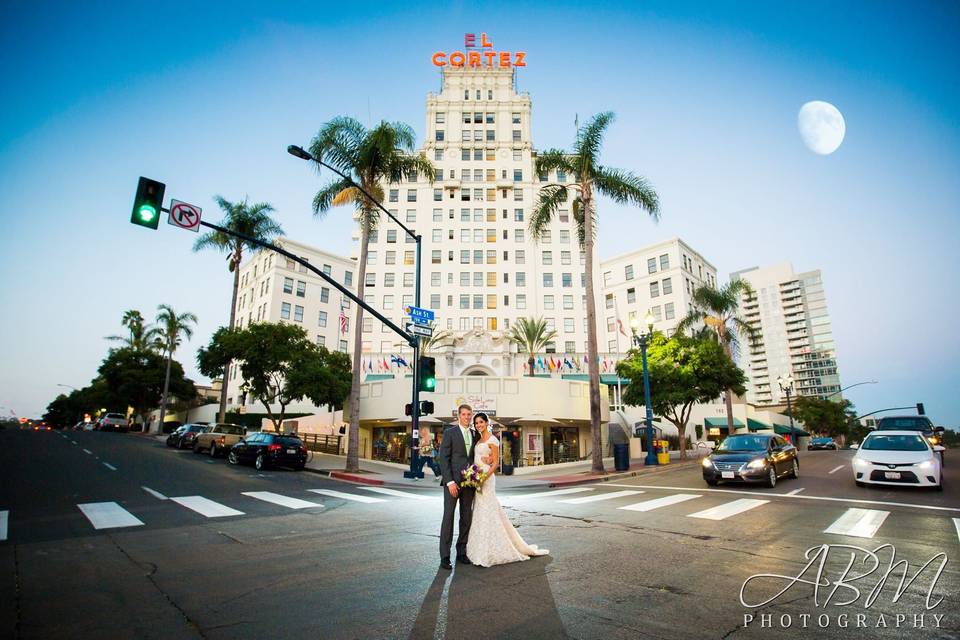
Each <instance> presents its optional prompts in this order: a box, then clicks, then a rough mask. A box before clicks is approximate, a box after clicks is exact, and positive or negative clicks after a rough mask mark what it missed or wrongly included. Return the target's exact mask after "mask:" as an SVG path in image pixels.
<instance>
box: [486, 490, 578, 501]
mask: <svg viewBox="0 0 960 640" xmlns="http://www.w3.org/2000/svg"><path fill="white" fill-rule="evenodd" d="M583 491H593V488H592V487H571V488H570V489H554V490H552V491H540V492H538V493H523V494H520V495H518V496H511V495H503V496H500V497H501V498H509V499H511V500H519V499H521V498H524V499H525V498H550V497H552V496H562V495H564V494H567V493H581V492H583Z"/></svg>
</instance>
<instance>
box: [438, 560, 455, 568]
mask: <svg viewBox="0 0 960 640" xmlns="http://www.w3.org/2000/svg"><path fill="white" fill-rule="evenodd" d="M440 568H441V569H446V570H447V571H449V570H450V569H453V565H452V564H450V558H440Z"/></svg>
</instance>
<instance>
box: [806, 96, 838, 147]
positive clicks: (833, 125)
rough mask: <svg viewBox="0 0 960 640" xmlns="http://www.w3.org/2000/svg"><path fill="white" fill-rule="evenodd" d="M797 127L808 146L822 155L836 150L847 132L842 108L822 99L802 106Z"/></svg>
mask: <svg viewBox="0 0 960 640" xmlns="http://www.w3.org/2000/svg"><path fill="white" fill-rule="evenodd" d="M797 128H798V129H799V130H800V137H801V138H803V143H804V144H805V145H807V148H808V149H810V151H813V152H814V153H816V154H818V155H821V156H827V155H830V154H831V153H833V152H834V151H836V150H837V149H838V148H839V147H840V143H842V142H843V136H844V134H846V132H847V125H846V123H845V122H844V121H843V114H842V113H840V110H839V109H837V108H836V107H835V106H833V105H832V104H830V103H829V102H823V101H822V100H813V101H812V102H808V103H806V104H805V105H803V106H802V107H800V113H799V114H797Z"/></svg>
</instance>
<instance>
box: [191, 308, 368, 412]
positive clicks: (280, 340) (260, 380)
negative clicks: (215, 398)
mask: <svg viewBox="0 0 960 640" xmlns="http://www.w3.org/2000/svg"><path fill="white" fill-rule="evenodd" d="M232 360H235V361H237V362H239V363H240V365H239V366H240V373H241V374H242V375H243V379H244V385H245V387H244V390H245V391H246V392H247V393H250V394H251V395H252V396H253V397H254V398H256V399H257V400H258V401H260V403H261V404H263V406H264V408H265V409H266V412H267V415H268V416H269V417H270V420H271V421H272V422H273V425H274V428H276V429H277V431H279V430H280V425H281V423H282V422H283V420H284V418H285V416H286V409H287V406H288V405H290V404H291V403H293V402H299V401H301V400H303V399H304V398H309V399H310V400H311V401H312V402H313V403H314V404H315V405H318V406H323V405H331V406H338V405H342V403H343V400H344V398H346V397H347V395H348V394H349V393H350V358H349V357H347V355H346V354H344V353H340V352H338V351H327V349H326V348H324V347H319V346H317V345H316V344H315V343H313V342H311V341H310V339H309V338H308V337H307V333H306V331H304V330H303V329H301V328H300V327H297V326H294V325H290V324H274V323H268V322H258V323H256V324H252V325H250V326H249V327H247V328H246V329H226V328H221V329H219V330H218V331H217V332H216V333H215V334H214V335H213V337H212V338H211V340H210V344H208V345H207V346H206V347H203V348H201V349H200V350H199V352H198V354H197V364H198V365H199V368H200V372H201V373H203V375H205V376H210V377H214V376H216V375H217V374H218V372H219V371H221V370H222V369H223V368H224V367H225V366H226V363H228V362H230V361H232ZM277 405H278V406H279V407H280V409H279V411H276V410H274V408H273V407H274V406H277Z"/></svg>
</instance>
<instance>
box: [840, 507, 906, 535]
mask: <svg viewBox="0 0 960 640" xmlns="http://www.w3.org/2000/svg"><path fill="white" fill-rule="evenodd" d="M888 515H890V512H889V511H878V510H876V509H847V510H846V512H844V514H843V515H842V516H840V517H839V518H837V520H836V521H835V522H834V523H833V524H831V525H830V526H829V527H827V528H826V529H824V531H823V532H824V533H835V534H837V535H839V536H853V537H856V538H872V537H873V536H874V534H876V533H877V529H879V528H880V525H882V524H883V521H884V520H886V519H887V516H888Z"/></svg>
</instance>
